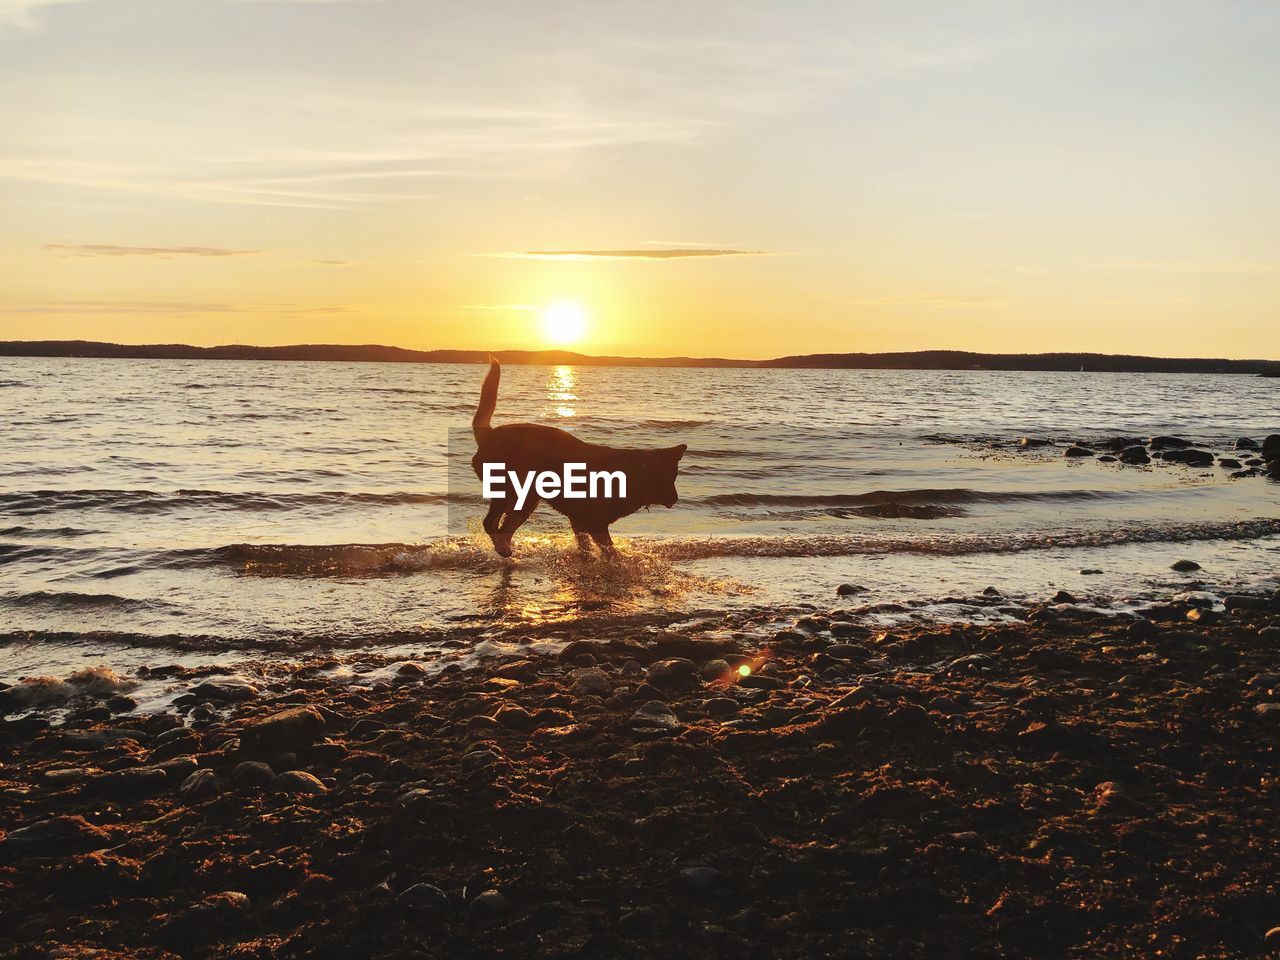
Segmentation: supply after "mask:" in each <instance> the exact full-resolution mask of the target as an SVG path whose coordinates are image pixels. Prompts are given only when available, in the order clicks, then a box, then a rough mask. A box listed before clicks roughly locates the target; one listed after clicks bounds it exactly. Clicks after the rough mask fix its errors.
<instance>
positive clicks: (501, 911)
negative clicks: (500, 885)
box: [467, 890, 511, 923]
mask: <svg viewBox="0 0 1280 960" xmlns="http://www.w3.org/2000/svg"><path fill="white" fill-rule="evenodd" d="M467 912H468V913H470V914H471V916H473V917H475V919H477V920H479V921H480V922H481V923H492V922H494V921H496V920H501V919H502V918H503V917H505V916H506V915H507V914H509V913H510V912H511V901H510V900H508V899H507V898H506V897H505V896H503V895H502V893H500V892H499V891H497V890H486V891H485V892H484V893H482V894H480V896H478V897H476V898H475V899H474V900H472V901H471V903H470V905H469V906H468V907H467Z"/></svg>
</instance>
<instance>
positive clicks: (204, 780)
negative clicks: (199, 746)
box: [178, 767, 222, 800]
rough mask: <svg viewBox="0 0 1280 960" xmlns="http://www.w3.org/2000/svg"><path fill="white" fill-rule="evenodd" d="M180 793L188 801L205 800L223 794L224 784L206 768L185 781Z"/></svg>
mask: <svg viewBox="0 0 1280 960" xmlns="http://www.w3.org/2000/svg"><path fill="white" fill-rule="evenodd" d="M178 792H179V793H181V794H182V796H183V797H184V798H185V799H187V800H205V799H207V798H209V797H214V796H217V795H218V794H219V793H221V792H222V782H221V781H220V780H219V779H218V775H217V774H216V773H214V772H213V771H212V770H210V769H208V768H207V767H205V768H203V769H200V770H197V771H196V772H195V773H193V774H191V775H190V776H189V777H187V779H185V780H183V781H182V786H181V787H179V788H178Z"/></svg>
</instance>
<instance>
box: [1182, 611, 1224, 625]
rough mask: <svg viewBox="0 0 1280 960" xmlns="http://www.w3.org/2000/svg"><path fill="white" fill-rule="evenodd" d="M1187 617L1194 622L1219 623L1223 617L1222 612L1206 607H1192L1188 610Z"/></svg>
mask: <svg viewBox="0 0 1280 960" xmlns="http://www.w3.org/2000/svg"><path fill="white" fill-rule="evenodd" d="M1187 619H1188V620H1190V621H1191V622H1192V623H1203V624H1210V623H1217V622H1218V621H1220V620H1221V619H1222V614H1220V613H1218V612H1217V611H1216V610H1210V609H1208V608H1206V607H1192V608H1191V609H1190V610H1188V611H1187Z"/></svg>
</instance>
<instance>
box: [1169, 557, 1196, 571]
mask: <svg viewBox="0 0 1280 960" xmlns="http://www.w3.org/2000/svg"><path fill="white" fill-rule="evenodd" d="M1169 569H1170V570H1176V571H1178V573H1194V572H1195V571H1197V570H1199V569H1200V564H1198V563H1196V562H1195V561H1194V560H1175V561H1174V562H1173V564H1172V565H1171V566H1170V567H1169Z"/></svg>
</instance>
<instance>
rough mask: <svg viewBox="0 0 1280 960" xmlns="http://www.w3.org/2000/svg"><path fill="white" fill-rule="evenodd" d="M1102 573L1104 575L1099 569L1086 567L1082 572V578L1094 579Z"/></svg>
mask: <svg viewBox="0 0 1280 960" xmlns="http://www.w3.org/2000/svg"><path fill="white" fill-rule="evenodd" d="M1100 573H1102V571H1101V570H1099V569H1098V568H1097V567H1085V568H1084V569H1083V570H1081V571H1080V576H1082V577H1094V576H1097V575H1098V574H1100Z"/></svg>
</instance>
